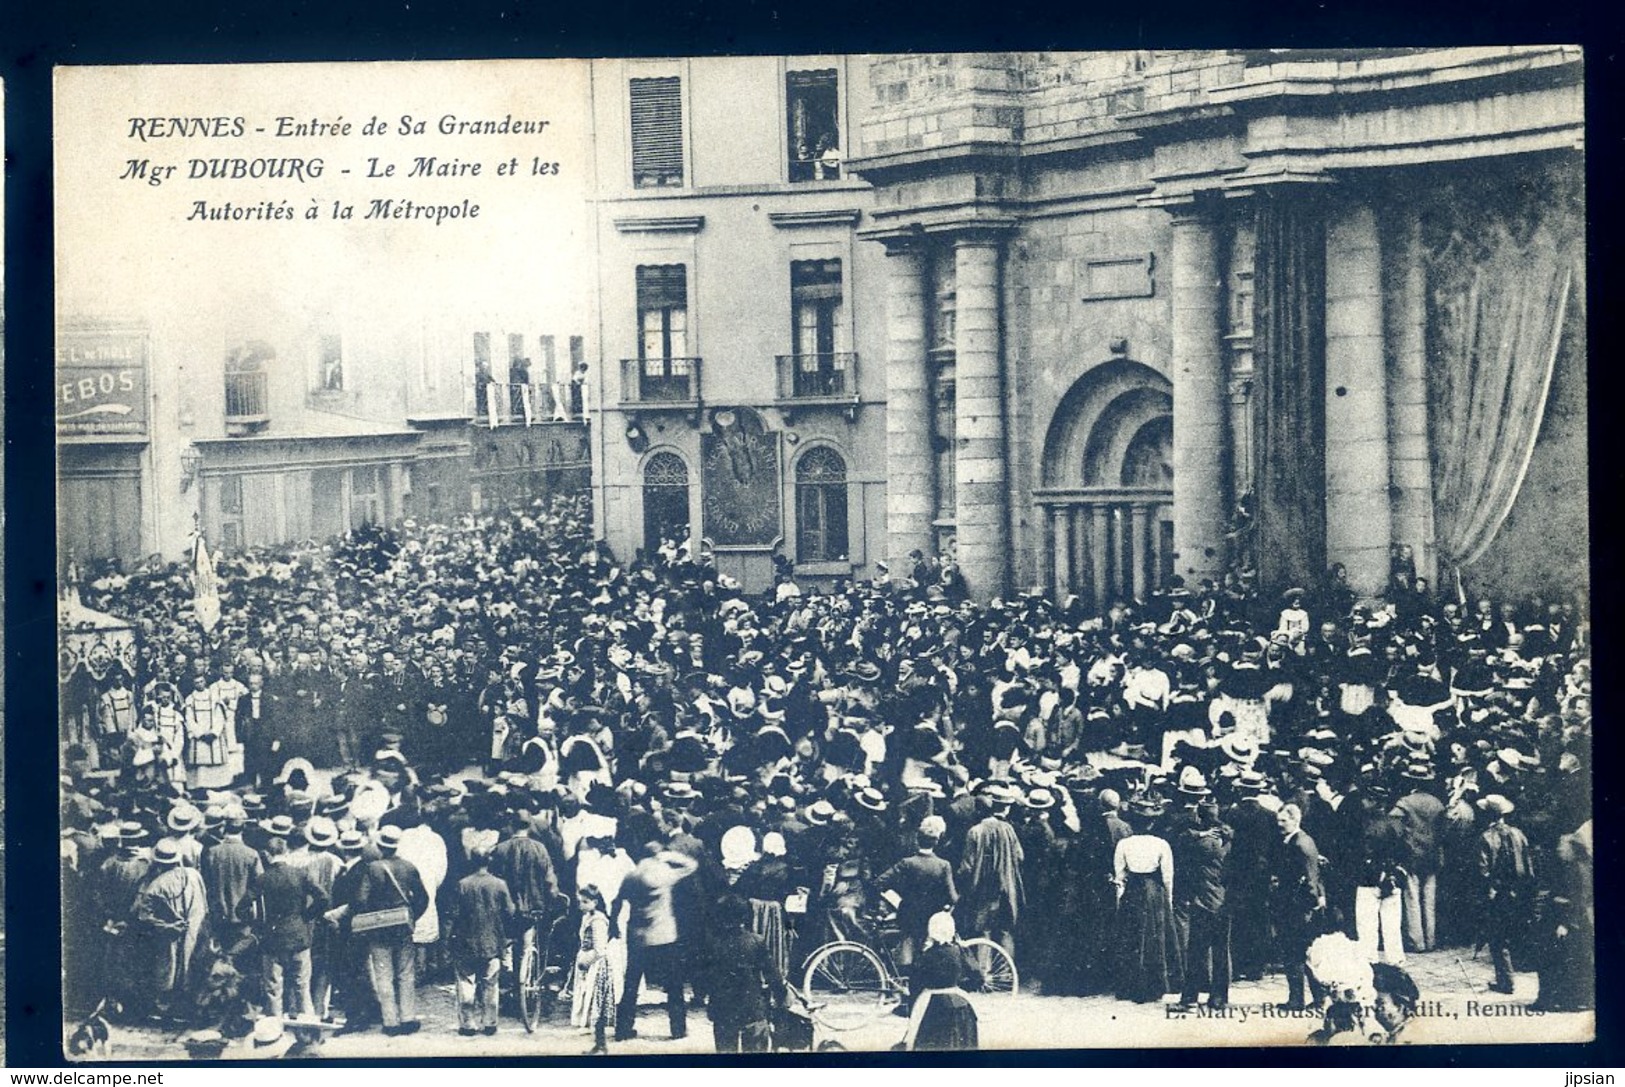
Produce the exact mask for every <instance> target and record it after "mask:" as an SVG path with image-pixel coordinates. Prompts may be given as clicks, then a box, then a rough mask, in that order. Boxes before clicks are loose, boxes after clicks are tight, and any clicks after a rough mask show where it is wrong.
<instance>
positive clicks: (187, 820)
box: [164, 804, 203, 834]
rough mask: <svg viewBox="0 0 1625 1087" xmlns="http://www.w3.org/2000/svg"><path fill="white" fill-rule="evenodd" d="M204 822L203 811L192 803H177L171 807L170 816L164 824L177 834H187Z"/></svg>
mask: <svg viewBox="0 0 1625 1087" xmlns="http://www.w3.org/2000/svg"><path fill="white" fill-rule="evenodd" d="M202 823H203V813H202V812H200V811H198V810H197V809H196V808H194V807H193V806H192V805H190V804H176V805H175V806H174V807H173V808H170V809H169V817H168V818H167V819H165V820H164V824H165V825H166V826H168V827H169V829H170V830H172V831H174V832H175V833H176V834H185V833H186V832H187V831H190V830H196V829H197V828H198V827H199V826H200V825H202Z"/></svg>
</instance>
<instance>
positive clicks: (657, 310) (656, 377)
mask: <svg viewBox="0 0 1625 1087" xmlns="http://www.w3.org/2000/svg"><path fill="white" fill-rule="evenodd" d="M637 274H638V359H639V361H640V363H641V366H640V370H641V374H640V381H641V385H640V387H639V393H640V394H641V397H642V398H643V399H645V400H690V399H693V397H692V396H690V395H689V387H688V385H689V358H688V269H687V268H686V267H684V266H683V265H681V264H652V265H641V266H639V268H638V273H637Z"/></svg>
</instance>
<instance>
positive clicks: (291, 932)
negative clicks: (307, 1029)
mask: <svg viewBox="0 0 1625 1087" xmlns="http://www.w3.org/2000/svg"><path fill="white" fill-rule="evenodd" d="M266 854H267V855H268V856H269V857H270V858H271V864H270V866H269V867H268V868H267V869H266V871H265V874H264V875H262V876H260V878H259V901H260V911H259V912H260V922H259V924H260V949H261V951H263V952H264V955H265V959H264V969H265V1002H266V1012H267V1014H269V1015H276V1016H280V1015H282V1014H283V1012H284V1010H287V1011H290V1012H292V1013H293V1014H294V1015H309V1014H310V1013H311V1012H312V1011H313V1010H314V1005H313V1004H312V1003H311V994H310V946H311V942H312V938H313V935H314V929H313V928H312V922H313V921H314V920H315V919H316V918H317V917H319V916H320V915H321V914H322V913H323V912H325V911H326V909H327V893H326V892H325V891H323V890H322V889H321V887H320V886H319V885H318V884H317V883H316V881H315V880H314V879H312V878H311V875H310V872H309V871H308V870H307V869H306V868H305V867H303V866H296V865H294V864H293V863H291V860H292V855H291V854H290V853H289V852H288V840H287V839H286V838H280V837H274V838H272V839H271V840H270V841H269V842H268V843H267V848H266ZM289 984H291V985H292V987H293V992H292V993H291V994H288V993H287V987H288V985H289ZM285 996H286V997H288V999H287V1005H291V1007H285V1005H284V998H285Z"/></svg>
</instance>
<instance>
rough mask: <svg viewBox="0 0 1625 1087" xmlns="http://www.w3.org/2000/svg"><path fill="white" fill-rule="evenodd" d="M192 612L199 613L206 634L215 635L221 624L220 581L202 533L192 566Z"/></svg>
mask: <svg viewBox="0 0 1625 1087" xmlns="http://www.w3.org/2000/svg"><path fill="white" fill-rule="evenodd" d="M192 610H193V611H194V612H196V613H197V621H198V625H199V626H201V627H202V628H203V631H204V633H205V634H209V633H213V631H214V628H215V626H216V624H218V623H219V622H220V580H219V578H218V577H216V576H215V572H214V560H213V559H211V558H209V547H208V544H206V543H204V542H203V535H202V533H199V534H198V537H197V551H196V553H195V554H194V555H193V566H192Z"/></svg>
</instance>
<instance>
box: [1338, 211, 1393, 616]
mask: <svg viewBox="0 0 1625 1087" xmlns="http://www.w3.org/2000/svg"><path fill="white" fill-rule="evenodd" d="M1382 333H1383V320H1382V259H1381V247H1380V245H1379V243H1378V240H1377V217H1376V214H1375V213H1374V212H1373V211H1372V209H1371V207H1370V206H1369V205H1368V204H1366V203H1364V202H1363V201H1352V200H1351V201H1345V202H1343V203H1341V204H1340V206H1338V207H1337V208H1336V209H1335V210H1334V211H1333V212H1332V214H1331V216H1330V217H1329V219H1328V221H1327V224H1326V558H1327V561H1328V562H1333V563H1336V562H1340V563H1342V564H1343V565H1344V566H1346V567H1347V568H1348V576H1349V584H1350V585H1351V586H1352V587H1353V588H1354V590H1355V591H1356V592H1358V593H1361V594H1364V595H1368V596H1375V595H1377V594H1379V593H1381V592H1382V591H1383V590H1384V589H1385V588H1387V585H1388V541H1389V538H1390V537H1389V532H1390V527H1389V526H1390V514H1389V500H1388V483H1389V476H1388V381H1387V371H1386V366H1385V363H1384V359H1383V335H1382Z"/></svg>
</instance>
